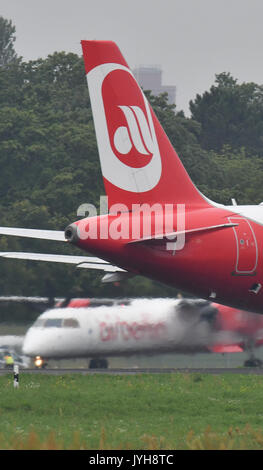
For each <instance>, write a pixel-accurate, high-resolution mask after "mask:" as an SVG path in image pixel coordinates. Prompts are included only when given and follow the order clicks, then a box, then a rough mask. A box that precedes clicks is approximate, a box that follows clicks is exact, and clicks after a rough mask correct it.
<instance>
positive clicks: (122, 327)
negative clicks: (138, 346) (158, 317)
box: [100, 320, 166, 341]
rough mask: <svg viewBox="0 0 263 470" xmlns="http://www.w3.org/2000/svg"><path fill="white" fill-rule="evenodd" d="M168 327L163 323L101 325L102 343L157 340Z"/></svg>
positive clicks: (105, 323)
mask: <svg viewBox="0 0 263 470" xmlns="http://www.w3.org/2000/svg"><path fill="white" fill-rule="evenodd" d="M165 331H166V326H165V324H164V323H163V322H158V323H148V322H145V321H144V322H142V323H137V322H131V323H129V322H126V321H119V320H118V321H116V322H115V323H109V322H101V323H100V339H101V341H118V340H124V341H129V340H137V341H138V340H143V339H157V338H160V337H162V336H163V335H164V333H165Z"/></svg>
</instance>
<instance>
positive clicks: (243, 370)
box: [0, 367, 263, 376]
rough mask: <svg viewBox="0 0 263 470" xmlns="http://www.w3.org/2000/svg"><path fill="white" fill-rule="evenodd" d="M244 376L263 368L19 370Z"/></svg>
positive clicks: (260, 372) (28, 371) (0, 372)
mask: <svg viewBox="0 0 263 470" xmlns="http://www.w3.org/2000/svg"><path fill="white" fill-rule="evenodd" d="M177 373H179V374H211V375H220V374H241V375H242V374H244V375H263V368H260V367H243V368H195V369H193V368H191V369H189V368H136V369H135V368H132V369H88V368H86V369H85V368H81V369H80V368H79V369H77V368H74V369H69V368H67V369H60V368H52V369H51V368H50V369H48V368H45V369H20V374H21V375H22V374H34V375H37V374H44V375H67V374H81V375H93V374H104V375H136V374H177ZM5 374H13V370H12V369H0V376H1V375H5Z"/></svg>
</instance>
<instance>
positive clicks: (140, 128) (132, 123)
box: [114, 106, 153, 156]
mask: <svg viewBox="0 0 263 470" xmlns="http://www.w3.org/2000/svg"><path fill="white" fill-rule="evenodd" d="M119 108H120V109H121V110H122V112H123V114H124V116H125V119H126V121H127V127H125V126H120V127H118V129H117V130H116V132H115V134H114V145H115V148H116V150H117V151H118V152H119V153H122V154H123V155H126V154H127V153H129V152H130V151H131V149H132V147H133V146H134V147H135V149H136V150H137V152H138V153H139V154H141V155H142V156H143V155H148V156H149V155H152V154H153V141H152V136H151V133H150V129H149V126H148V123H147V120H146V117H145V115H144V114H143V111H142V110H141V108H139V106H119Z"/></svg>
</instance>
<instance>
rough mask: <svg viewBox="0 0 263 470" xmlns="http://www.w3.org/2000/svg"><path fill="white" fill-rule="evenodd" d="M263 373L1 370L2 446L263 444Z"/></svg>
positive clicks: (221, 446)
mask: <svg viewBox="0 0 263 470" xmlns="http://www.w3.org/2000/svg"><path fill="white" fill-rule="evenodd" d="M262 395H263V378H262V377H261V376H254V375H250V376H247V375H246V376H245V375H243V376H242V375H231V374H225V375H222V376H212V375H205V374H202V375H201V374H159V375H147V374H142V375H132V376H124V375H119V376H109V375H107V376H105V375H99V374H95V375H89V376H85V375H80V374H72V375H67V374H66V375H64V376H51V375H33V374H27V373H24V374H23V373H22V374H21V378H20V386H19V388H18V389H14V387H13V375H12V373H11V374H8V375H5V376H2V377H0V448H1V449H4V448H7V449H20V448H22V449H42V448H47V449H132V450H136V449H203V448H204V449H232V448H233V449H263V400H262Z"/></svg>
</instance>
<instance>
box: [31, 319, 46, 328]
mask: <svg viewBox="0 0 263 470" xmlns="http://www.w3.org/2000/svg"><path fill="white" fill-rule="evenodd" d="M44 323H45V319H44V318H38V319H37V320H36V321H35V323H34V325H33V326H34V327H35V326H36V327H37V328H41V327H42V326H44Z"/></svg>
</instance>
